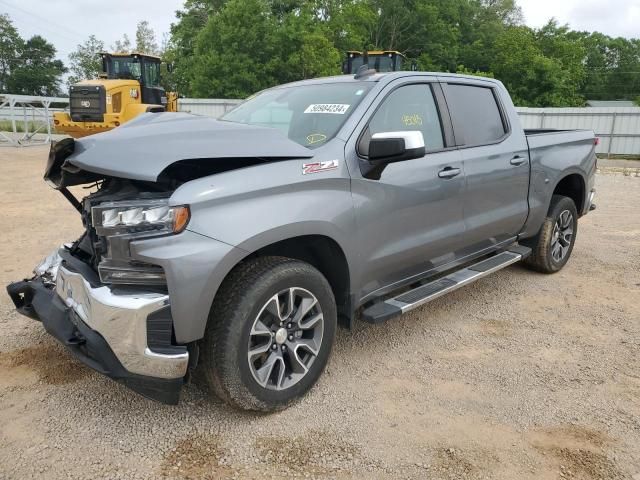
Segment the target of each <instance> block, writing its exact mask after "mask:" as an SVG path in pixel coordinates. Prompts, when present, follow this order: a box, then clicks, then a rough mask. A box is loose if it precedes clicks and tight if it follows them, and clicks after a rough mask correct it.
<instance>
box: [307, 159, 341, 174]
mask: <svg viewBox="0 0 640 480" xmlns="http://www.w3.org/2000/svg"><path fill="white" fill-rule="evenodd" d="M336 168H338V160H326V161H324V162H313V163H304V164H303V165H302V174H303V175H307V174H308V173H320V172H327V171H329V170H335V169H336Z"/></svg>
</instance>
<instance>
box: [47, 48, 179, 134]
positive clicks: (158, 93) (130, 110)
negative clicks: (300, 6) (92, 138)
mask: <svg viewBox="0 0 640 480" xmlns="http://www.w3.org/2000/svg"><path fill="white" fill-rule="evenodd" d="M100 56H101V57H102V70H103V73H102V74H101V75H100V76H99V78H97V79H95V80H83V81H81V82H79V83H77V84H75V85H72V86H71V88H70V89H69V112H56V113H55V114H54V115H53V124H54V126H55V129H56V130H57V131H58V132H62V133H66V134H68V135H70V136H72V137H74V138H80V137H84V136H87V135H92V134H94V133H99V132H106V131H107V130H111V129H113V128H116V127H118V126H120V125H121V124H123V123H125V122H128V121H129V120H132V119H133V118H135V117H136V116H138V115H140V114H141V113H145V112H176V111H178V94H177V93H175V92H165V90H164V88H162V86H161V85H160V63H161V59H160V58H159V57H155V56H153V55H146V54H142V53H101V54H100Z"/></svg>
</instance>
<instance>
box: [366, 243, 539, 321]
mask: <svg viewBox="0 0 640 480" xmlns="http://www.w3.org/2000/svg"><path fill="white" fill-rule="evenodd" d="M530 254H531V249H530V248H528V247H525V246H523V245H514V246H513V247H510V248H509V250H507V251H505V252H502V253H499V254H497V255H495V256H493V257H490V258H487V259H485V260H482V261H480V262H478V263H474V264H473V265H469V266H468V267H465V268H462V269H460V270H456V271H455V272H453V273H450V274H449V275H447V276H445V277H441V278H439V279H438V280H434V281H433V282H430V283H425V284H423V285H420V286H419V287H416V288H414V289H413V290H409V291H408V292H404V293H402V294H400V295H398V296H396V297H393V298H389V299H387V300H384V301H382V302H378V303H374V304H373V305H371V306H370V307H368V308H367V309H365V310H364V311H363V312H362V316H361V318H362V320H363V321H365V322H367V323H382V322H385V321H387V320H389V319H391V318H394V317H397V316H398V315H402V314H403V313H406V312H408V311H410V310H413V309H414V308H418V307H420V306H422V305H424V304H425V303H427V302H430V301H431V300H435V299H436V298H438V297H441V296H442V295H445V294H447V293H449V292H452V291H454V290H457V289H458V288H460V287H464V286H465V285H468V284H470V283H473V282H475V281H476V280H479V279H481V278H483V277H486V276H487V275H490V274H492V273H493V272H496V271H498V270H501V269H503V268H505V267H508V266H509V265H511V264H513V263H516V262H519V261H520V260H523V259H524V258H527V257H528V256H529V255H530Z"/></svg>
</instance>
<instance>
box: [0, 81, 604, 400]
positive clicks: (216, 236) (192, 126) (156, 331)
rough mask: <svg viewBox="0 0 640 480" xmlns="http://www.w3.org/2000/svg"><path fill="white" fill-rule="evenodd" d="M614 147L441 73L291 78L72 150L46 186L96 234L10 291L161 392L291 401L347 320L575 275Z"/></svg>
mask: <svg viewBox="0 0 640 480" xmlns="http://www.w3.org/2000/svg"><path fill="white" fill-rule="evenodd" d="M595 143H596V139H595V138H594V134H593V132H591V131H548V130H547V131H543V130H531V131H524V130H523V129H522V127H521V126H520V122H519V121H518V116H517V114H516V111H515V109H514V107H513V104H512V102H511V99H510V97H509V94H508V93H507V91H506V89H505V88H504V86H503V85H502V84H501V83H500V82H498V81H496V80H492V79H484V78H478V77H469V76H459V75H450V74H437V73H418V72H395V73H388V74H378V73H375V72H372V71H367V72H361V73H359V74H358V75H356V76H355V77H354V76H340V77H333V78H322V79H315V80H308V81H302V82H297V83H292V84H288V85H283V86H279V87H276V88H272V89H269V90H265V91H263V92H261V93H259V94H257V95H255V96H253V97H251V98H250V99H248V100H247V101H246V102H244V103H242V104H241V105H240V106H238V107H237V108H236V109H234V110H233V111H231V112H229V113H227V114H226V115H225V116H224V117H222V119H221V120H214V119H210V118H205V117H200V116H195V115H189V114H186V113H159V114H146V115H143V116H141V117H139V118H138V119H136V120H134V121H132V122H130V123H127V124H126V125H124V126H122V127H120V128H118V129H116V130H114V131H111V132H107V133H103V134H99V135H94V136H90V137H86V138H83V139H80V140H75V141H74V140H72V139H67V140H63V141H61V142H58V143H57V144H55V145H53V146H52V149H51V153H50V157H49V161H48V165H47V168H46V172H45V179H46V181H47V182H49V183H50V184H51V185H52V186H53V187H54V188H56V189H58V190H59V191H60V192H61V193H62V194H63V195H64V196H65V197H67V199H68V200H69V201H70V203H71V205H73V207H75V208H76V209H77V211H78V212H79V214H80V216H81V219H82V223H83V225H84V227H85V231H84V233H83V235H82V236H81V237H80V238H79V239H78V240H76V241H75V242H73V243H69V244H66V245H64V246H62V247H61V248H59V249H57V250H56V251H54V252H53V253H52V254H51V255H50V256H49V257H47V258H46V259H45V260H44V261H43V262H42V263H41V264H40V265H38V266H37V267H36V269H35V271H34V273H35V276H33V277H32V278H30V279H28V280H24V281H20V282H16V283H13V284H11V285H9V286H8V287H7V289H8V292H9V294H10V296H11V297H12V299H13V301H14V303H15V305H16V307H17V309H18V310H19V311H20V312H21V313H23V314H25V315H27V316H29V317H32V318H34V319H37V320H40V321H41V322H42V324H43V326H44V328H45V329H46V330H47V331H48V332H49V333H50V334H51V335H53V336H54V337H55V338H57V339H58V340H59V341H60V342H62V343H63V344H64V345H66V346H67V347H68V348H69V350H70V351H71V352H72V353H73V354H75V356H76V357H77V358H79V359H80V360H81V361H82V362H84V363H85V364H87V365H89V366H90V367H92V368H94V369H96V370H98V371H99V372H102V373H103V374H106V375H108V376H110V377H111V378H113V379H116V380H118V381H120V382H122V383H124V384H125V385H127V386H128V387H130V388H132V389H133V390H135V391H137V392H139V393H141V394H143V395H145V396H147V397H150V398H153V399H156V400H159V401H162V402H165V403H176V402H178V399H179V394H180V390H181V388H182V385H183V383H184V382H185V380H186V379H188V378H189V376H190V374H191V373H192V372H193V370H194V369H195V368H196V367H198V370H199V371H200V372H201V374H202V378H203V379H205V380H206V383H207V384H208V385H209V386H210V389H211V391H212V392H213V393H214V394H215V395H217V396H219V397H220V398H222V399H224V400H225V401H227V402H229V403H230V404H232V405H235V406H236V407H239V408H243V409H252V410H262V411H272V410H278V409H281V408H284V407H286V406H287V405H288V404H290V403H291V402H292V401H294V400H295V399H297V398H299V397H300V396H302V395H303V394H304V393H305V392H307V391H308V390H309V389H310V388H311V387H312V386H313V385H314V383H315V382H316V381H317V380H318V378H319V376H320V375H321V373H322V371H323V369H324V367H325V365H326V364H327V360H328V358H329V354H330V352H331V348H332V344H333V342H334V338H335V335H336V327H337V324H338V323H341V324H344V325H346V326H347V327H349V326H350V325H351V323H352V322H353V321H354V320H355V319H357V318H359V319H361V320H362V321H365V322H370V323H379V322H383V321H386V320H389V319H391V318H394V317H396V316H398V315H401V314H402V313H404V312H407V311H409V310H411V309H413V308H416V307H419V306H421V305H424V304H425V303H427V302H429V301H430V300H432V299H434V298H437V297H439V296H441V295H443V294H445V293H448V292H450V291H452V290H455V289H457V288H459V287H461V286H464V285H467V284H469V283H471V282H473V281H475V280H477V279H479V278H482V277H484V276H486V275H488V274H490V273H492V272H495V271H497V270H499V269H501V268H503V267H506V266H508V265H511V264H513V263H515V262H518V261H520V260H524V262H525V263H526V264H527V265H529V266H531V267H533V269H534V270H537V271H539V272H544V273H553V272H557V271H558V270H560V269H561V268H562V267H563V266H564V265H565V264H566V262H567V260H568V259H569V256H570V255H571V251H572V248H573V245H574V242H575V239H576V233H577V227H578V223H577V221H578V218H579V217H581V216H582V215H585V214H586V213H587V212H589V211H590V210H593V209H594V208H595V205H594V204H593V197H594V192H595V190H594V174H595V170H596V155H595ZM80 184H93V186H94V188H93V191H92V193H90V194H89V195H87V196H86V197H85V198H83V199H81V200H79V199H77V198H76V197H75V196H74V195H73V194H72V193H71V191H70V190H68V187H70V186H74V185H80ZM496 301H498V300H496ZM389 328H392V327H389Z"/></svg>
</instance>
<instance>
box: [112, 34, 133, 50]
mask: <svg viewBox="0 0 640 480" xmlns="http://www.w3.org/2000/svg"><path fill="white" fill-rule="evenodd" d="M111 50H112V51H113V52H114V53H130V52H131V39H130V38H129V35H127V34H126V33H125V34H124V35H122V39H121V40H116V43H114V44H113V45H112V46H111Z"/></svg>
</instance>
